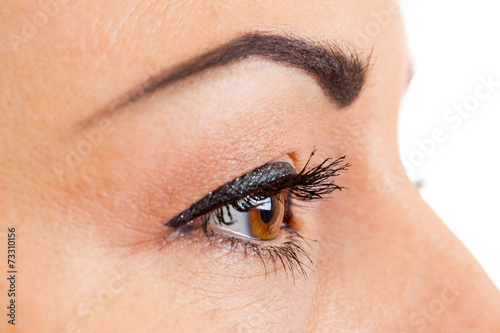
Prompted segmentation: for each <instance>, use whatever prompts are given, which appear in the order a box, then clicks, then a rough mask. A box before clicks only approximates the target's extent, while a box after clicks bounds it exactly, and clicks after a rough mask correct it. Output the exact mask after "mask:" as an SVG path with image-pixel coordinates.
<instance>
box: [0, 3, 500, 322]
mask: <svg viewBox="0 0 500 333" xmlns="http://www.w3.org/2000/svg"><path fill="white" fill-rule="evenodd" d="M61 3H63V1H62V2H61ZM61 3H55V6H58V7H57V8H58V11H57V12H56V13H52V14H51V15H49V17H48V19H47V21H46V22H45V23H44V24H41V23H40V24H39V27H38V28H37V31H36V33H34V34H32V35H30V36H29V38H27V37H22V38H23V39H22V42H20V43H18V44H16V43H14V42H13V39H12V38H13V34H14V35H16V36H23V35H22V31H21V29H22V26H23V24H24V23H23V22H25V21H26V20H27V21H33V15H34V14H35V13H37V11H39V10H40V8H39V7H38V5H37V2H36V1H22V2H19V1H7V3H5V4H4V5H2V10H1V11H0V36H1V37H0V39H1V48H0V112H1V113H2V117H1V120H0V131H1V134H0V143H1V144H0V152H1V156H2V163H1V165H0V184H2V185H1V186H0V191H1V197H2V200H0V212H1V215H2V219H1V220H0V225H1V232H2V234H6V233H7V227H8V226H16V230H17V231H16V232H17V234H16V237H17V254H16V256H17V259H16V264H17V265H18V270H19V273H18V279H17V291H18V293H17V297H16V306H17V308H16V309H17V319H16V325H15V326H12V325H9V324H8V323H7V320H6V319H5V317H4V318H3V319H2V321H1V324H0V327H1V331H2V332H172V331H179V332H181V331H183V332H184V331H204V332H211V331H214V332H215V331H223V332H226V331H228V332H229V331H231V332H234V331H235V330H236V331H237V332H238V331H240V332H252V331H271V332H285V331H286V332H301V331H320V332H321V331H325V332H332V331H333V332H353V331H356V332H458V331H461V332H465V331H467V332H499V331H500V323H499V321H498V318H500V301H499V300H500V295H499V292H498V289H496V287H495V286H494V285H493V284H492V282H491V281H490V280H489V278H488V277H487V276H486V274H485V273H484V271H483V270H482V268H481V267H480V265H479V264H478V263H477V262H476V261H475V259H474V258H473V257H472V256H471V254H470V253H469V252H468V251H467V250H466V249H465V248H464V247H463V245H462V244H461V243H460V242H459V241H458V240H457V239H456V238H455V236H454V235H453V234H452V233H451V232H450V231H449V230H448V229H447V228H446V227H445V225H444V224H443V222H442V221H440V219H439V218H438V217H437V216H436V215H435V213H434V212H433V211H432V210H431V209H430V208H429V207H428V206H427V204H426V203H425V202H424V201H423V200H422V198H421V197H420V195H419V193H418V190H417V189H416V188H415V186H414V185H413V184H412V183H411V182H410V181H409V180H408V179H407V178H406V176H405V174H404V172H402V166H401V162H400V160H399V153H398V147H397V115H398V108H399V103H400V100H401V98H402V96H403V95H404V92H405V89H406V85H407V82H408V80H409V74H408V73H409V67H410V63H409V55H408V51H407V46H406V41H405V35H404V28H403V22H402V20H401V16H400V15H399V13H396V14H391V16H390V22H389V24H384V25H383V26H382V25H379V28H380V29H379V33H378V34H376V35H374V36H372V37H370V38H362V39H360V38H359V35H358V32H359V31H363V30H364V29H365V28H366V26H367V25H368V24H373V22H376V21H375V20H374V18H373V17H372V16H371V14H370V13H372V12H373V11H375V12H377V11H380V10H384V9H387V8H390V6H392V5H391V3H389V2H387V1H385V0H380V1H363V0H356V1H353V0H349V1H347V0H345V1H344V0H340V1H279V2H275V1H272V2H271V1H266V0H263V1H258V2H245V1H234V0H226V1H104V2H103V1H85V2H76V1H75V2H73V1H69V2H66V3H65V4H61ZM255 31H260V32H269V33H274V34H278V35H280V34H281V35H294V36H299V37H302V38H309V39H312V40H315V41H331V42H335V41H337V42H338V41H342V42H343V43H344V44H345V45H348V46H349V47H350V48H351V49H354V50H356V52H357V53H358V54H360V55H361V56H362V57H363V58H365V59H368V56H369V55H370V53H372V57H371V58H370V59H371V60H370V67H369V71H368V75H367V82H366V85H365V87H364V89H363V91H362V93H361V95H360V96H359V98H358V99H357V100H356V101H355V102H354V103H353V104H352V105H350V106H349V107H347V108H345V109H342V110H340V109H339V108H338V107H337V106H335V105H334V104H333V103H332V102H331V101H330V100H329V99H328V97H327V96H326V95H325V93H324V91H322V90H321V89H320V88H319V87H318V85H317V83H316V82H315V80H314V79H313V78H312V77H310V76H309V75H308V74H305V73H304V72H303V71H301V70H299V69H294V68H290V67H286V66H283V65H280V64H277V63H273V62H271V61H269V60H264V59H259V58H252V59H250V60H247V61H244V62H239V63H236V64H234V65H231V66H228V67H221V68H218V69H215V70H212V71H208V72H206V73H202V74H200V75H197V76H196V77H193V78H189V79H187V80H184V81H181V82H179V83H177V84H175V85H174V86H171V87H168V88H167V89H164V90H161V91H159V92H157V93H155V94H154V95H153V96H151V97H149V98H146V99H144V100H141V101H139V102H137V103H135V104H134V105H131V106H130V108H127V110H125V111H124V110H121V111H120V112H116V114H114V115H112V116H110V117H108V118H105V119H104V118H102V119H99V120H98V121H96V122H93V123H92V124H90V125H88V126H86V127H83V128H82V127H80V126H79V124H81V123H82V122H84V121H85V120H86V119H88V117H90V116H91V115H92V114H95V113H96V112H97V111H98V110H100V109H102V107H103V106H105V105H107V104H108V103H110V101H112V100H113V99H114V98H116V97H118V96H121V95H122V94H124V93H125V92H126V91H128V90H130V89H132V88H133V87H135V86H137V85H139V84H141V83H142V82H144V81H145V80H147V79H148V78H150V77H151V75H153V74H155V73H156V72H157V71H158V70H160V69H163V68H169V67H171V66H174V65H176V64H178V63H180V62H182V61H184V60H186V59H189V58H192V57H193V56H196V55H198V54H201V53H204V52H206V51H209V50H211V49H212V48H213V47H214V46H218V45H220V44H222V43H224V42H227V41H228V40H231V39H232V38H234V37H235V36H238V35H241V34H244V33H248V32H255ZM14 44H15V45H14ZM16 45H17V46H16ZM92 131H94V132H92ZM95 131H100V132H101V133H102V140H101V141H102V142H101V141H99V140H98V141H96V142H97V143H96V144H95V145H92V149H91V152H90V153H89V154H88V155H87V156H84V157H82V158H81V160H80V161H79V162H78V163H76V165H75V166H74V168H67V169H64V170H65V172H64V174H63V176H62V177H59V176H58V174H57V172H55V171H54V165H55V164H54V163H61V164H64V163H65V158H66V156H67V154H68V153H69V152H70V151H71V150H76V149H77V147H78V145H79V144H81V142H82V141H84V140H88V139H86V134H85V133H87V135H91V134H92V133H96V132H95ZM89 133H90V134H89ZM96 135H97V136H96V137H99V135H98V134H96ZM314 147H315V148H316V149H317V151H318V153H317V156H315V157H314V161H315V162H316V163H318V162H321V161H322V160H323V159H325V158H326V157H333V158H337V157H340V156H342V155H345V154H348V155H349V158H348V162H349V163H350V164H351V165H352V167H351V168H350V169H349V171H348V172H343V173H342V174H341V176H339V177H338V179H337V182H338V183H339V184H340V185H342V186H345V187H348V188H349V190H346V191H342V192H335V193H334V194H333V196H332V198H330V199H329V200H323V201H317V202H314V203H308V204H307V206H308V208H307V209H305V210H300V211H298V212H297V213H296V215H297V218H296V219H297V221H296V223H295V226H294V227H295V228H296V229H297V230H298V231H299V232H300V233H301V234H303V235H304V236H305V237H307V238H309V239H313V240H316V242H310V246H309V247H306V249H307V251H308V252H309V256H310V258H311V259H312V260H313V262H314V266H312V267H313V271H312V270H308V276H307V278H304V277H302V276H300V275H298V274H296V275H295V279H293V278H292V276H291V275H290V273H287V272H285V271H284V270H283V268H282V267H277V269H276V271H275V272H273V271H272V267H270V268H271V272H268V274H267V275H266V273H265V271H264V269H263V267H262V264H261V262H260V261H259V259H258V258H257V257H256V256H254V255H247V256H245V255H243V254H242V253H241V251H231V250H229V249H227V248H226V247H224V246H222V245H221V246H218V245H213V244H212V245H210V243H209V242H208V241H207V239H206V237H205V236H203V234H202V233H194V234H193V235H191V236H189V237H177V239H173V240H172V239H171V238H168V237H167V235H168V234H169V233H171V231H169V230H167V229H166V228H165V226H163V224H162V222H164V221H166V220H168V219H169V218H172V217H173V216H175V215H176V214H178V213H180V212H181V211H182V210H184V209H186V208H187V207H188V206H189V205H191V204H192V203H194V202H195V201H196V200H198V199H199V198H201V197H202V196H204V195H205V194H207V193H208V192H210V191H211V190H213V189H215V188H218V187H219V186H221V185H223V184H225V183H227V182H228V181H231V180H232V179H234V178H235V177H238V176H240V175H242V174H244V173H246V172H248V171H250V170H252V169H254V168H256V167H259V166H261V165H263V164H265V163H267V162H269V161H271V160H274V159H277V158H280V157H283V156H289V158H291V160H292V161H293V163H294V165H295V167H296V168H297V170H300V169H301V168H302V167H303V166H304V164H305V163H306V161H307V158H308V157H309V155H310V153H311V151H312V149H313V148H314ZM167 238H168V240H167ZM2 239H3V240H5V239H6V236H4V237H3V238H2ZM280 241H281V239H277V240H275V243H276V244H279V242H280ZM2 244H5V242H3V241H2ZM2 248H3V249H4V250H2V251H6V250H5V246H4V245H3V247H2ZM4 253H5V252H4ZM1 269H2V271H4V272H5V271H7V267H6V260H1ZM0 287H1V290H2V291H4V290H7V289H8V288H9V286H8V281H6V279H1V280H0ZM6 294H7V293H6V292H2V293H1V295H0V298H1V304H3V305H6V304H8V302H9V299H8V298H7V295H6ZM4 311H5V308H4Z"/></svg>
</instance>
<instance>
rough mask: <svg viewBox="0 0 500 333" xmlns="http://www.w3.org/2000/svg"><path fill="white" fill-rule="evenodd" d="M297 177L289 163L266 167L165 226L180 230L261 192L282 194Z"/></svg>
mask: <svg viewBox="0 0 500 333" xmlns="http://www.w3.org/2000/svg"><path fill="white" fill-rule="evenodd" d="M296 174H297V172H296V171H295V168H294V167H293V166H292V165H291V164H290V163H287V162H275V163H269V164H265V165H263V166H261V167H259V168H257V169H254V170H252V171H250V172H249V173H247V174H245V175H244V176H241V177H238V178H236V179H234V180H233V181H230V182H229V183H227V184H225V185H223V186H221V187H219V188H218V189H217V190H215V191H213V192H210V193H209V194H207V195H206V196H204V197H203V198H202V199H200V200H198V202H196V203H195V204H193V205H192V206H191V207H189V208H188V209H187V210H185V211H184V212H182V213H181V214H179V215H177V216H176V217H174V218H172V219H171V220H170V221H168V222H166V223H165V225H166V226H169V227H173V228H177V227H180V226H182V225H185V224H186V223H188V222H190V221H192V220H193V219H194V218H196V217H199V216H202V215H204V214H207V213H209V212H210V211H212V210H214V209H216V208H219V207H222V206H224V205H227V204H228V203H231V202H234V201H239V200H242V199H244V198H245V197H247V196H248V195H249V194H252V193H253V194H255V192H258V191H261V192H266V195H267V196H272V195H275V194H278V193H279V192H280V191H281V190H282V188H280V187H282V186H283V185H284V183H286V182H289V181H290V180H291V179H292V178H293V177H294V176H295V175H296ZM274 192H276V193H274Z"/></svg>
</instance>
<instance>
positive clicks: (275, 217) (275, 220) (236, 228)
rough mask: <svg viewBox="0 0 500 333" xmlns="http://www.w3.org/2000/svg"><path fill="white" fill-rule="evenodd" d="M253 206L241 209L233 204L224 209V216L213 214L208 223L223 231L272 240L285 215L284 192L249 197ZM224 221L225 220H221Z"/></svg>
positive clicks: (279, 228) (276, 234)
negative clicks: (263, 196) (259, 198)
mask: <svg viewBox="0 0 500 333" xmlns="http://www.w3.org/2000/svg"><path fill="white" fill-rule="evenodd" d="M247 201H248V202H250V203H251V205H252V207H250V208H248V209H245V210H244V211H241V210H240V209H237V208H235V207H233V206H226V207H224V209H222V212H223V216H222V220H221V216H220V215H216V216H211V217H209V218H208V221H207V222H208V224H209V225H212V227H213V228H215V229H220V231H221V232H226V233H233V234H236V235H238V236H243V237H248V238H255V239H259V240H272V239H274V238H276V237H277V236H278V233H279V231H280V230H281V227H282V225H283V222H284V221H283V220H284V217H285V208H286V207H285V201H284V199H283V194H281V193H280V194H277V195H274V196H270V197H267V198H265V199H263V200H258V201H256V200H253V199H251V198H249V199H247ZM221 221H223V222H221ZM225 221H227V222H225Z"/></svg>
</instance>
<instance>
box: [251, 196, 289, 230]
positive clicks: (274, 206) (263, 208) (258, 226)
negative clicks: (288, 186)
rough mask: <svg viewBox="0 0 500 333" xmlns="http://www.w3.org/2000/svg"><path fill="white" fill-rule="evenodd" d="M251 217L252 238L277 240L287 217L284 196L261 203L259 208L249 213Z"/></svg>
mask: <svg viewBox="0 0 500 333" xmlns="http://www.w3.org/2000/svg"><path fill="white" fill-rule="evenodd" d="M249 215H250V217H249V227H250V232H251V234H252V237H255V238H259V239H262V240H270V239H274V238H276V236H277V235H278V233H279V231H280V229H281V224H282V223H283V216H284V215H285V203H284V200H283V195H281V194H278V195H275V196H272V197H269V198H266V199H265V200H262V201H260V202H259V205H258V206H257V207H255V208H252V209H251V210H250V211H249Z"/></svg>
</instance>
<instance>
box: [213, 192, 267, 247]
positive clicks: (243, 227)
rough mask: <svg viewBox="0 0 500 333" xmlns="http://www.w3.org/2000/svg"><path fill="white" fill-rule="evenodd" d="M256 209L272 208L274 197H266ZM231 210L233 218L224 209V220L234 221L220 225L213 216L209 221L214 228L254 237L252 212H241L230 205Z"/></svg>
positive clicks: (258, 203)
mask: <svg viewBox="0 0 500 333" xmlns="http://www.w3.org/2000/svg"><path fill="white" fill-rule="evenodd" d="M254 209H260V210H271V209H272V199H271V198H265V199H263V200H260V201H258V202H257V206H256V207H255V208H254ZM229 212H230V213H231V216H232V219H230V218H229V214H228V212H227V211H226V210H225V209H224V221H231V222H234V223H232V224H231V225H220V224H219V223H217V222H218V221H217V220H216V219H215V218H212V219H211V220H210V221H209V223H210V224H212V225H213V227H214V228H216V229H220V230H223V231H224V232H226V233H234V234H236V235H238V236H241V237H246V238H254V237H252V232H251V230H250V212H239V211H237V210H236V209H234V208H233V207H229Z"/></svg>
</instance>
